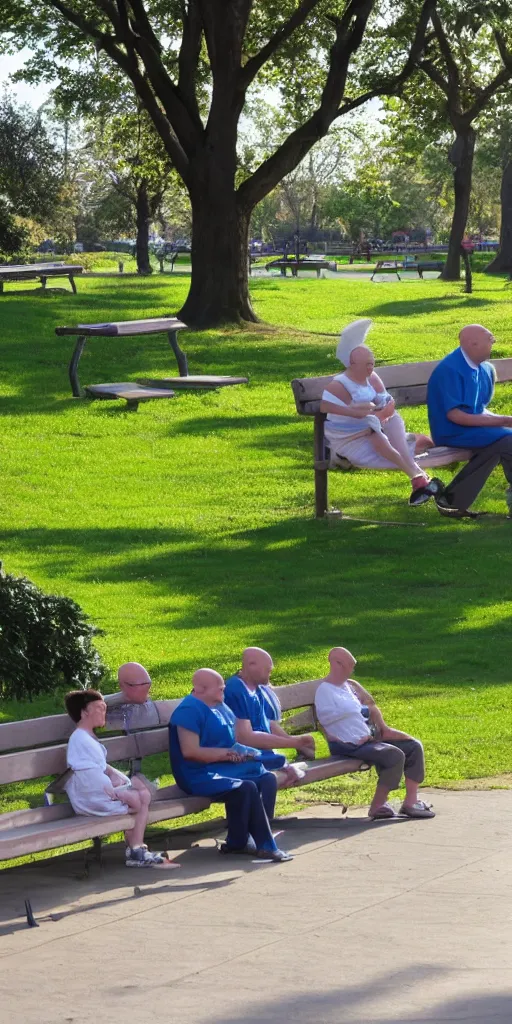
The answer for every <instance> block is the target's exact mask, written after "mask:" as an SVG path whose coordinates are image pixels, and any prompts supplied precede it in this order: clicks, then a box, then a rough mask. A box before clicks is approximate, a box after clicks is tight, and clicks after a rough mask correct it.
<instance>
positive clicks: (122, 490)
mask: <svg viewBox="0 0 512 1024" xmlns="http://www.w3.org/2000/svg"><path fill="white" fill-rule="evenodd" d="M340 276H341V275H340ZM187 284H188V282H187V279H186V278H185V277H171V276H168V277H166V278H165V279H162V278H161V277H159V276H157V275H155V276H154V277H152V278H150V279H143V280H137V279H133V278H130V279H127V280H124V281H123V280H122V278H113V279H112V280H106V279H92V280H85V279H83V280H80V281H79V282H78V289H79V291H78V295H77V296H73V295H62V294H53V295H51V296H50V297H48V298H46V299H44V298H41V297H40V296H38V295H32V296H31V295H27V294H24V292H25V293H26V289H22V288H20V287H18V286H16V287H13V289H12V291H11V289H9V291H7V292H6V294H5V295H4V296H3V298H2V299H1V300H0V317H1V326H2V330H1V332H0V350H1V356H2V360H1V365H2V372H1V375H0V415H1V417H2V420H1V422H2V440H1V448H0V463H1V494H0V516H1V522H0V525H1V549H0V557H1V558H2V559H3V562H4V568H5V570H6V571H8V572H13V573H15V574H26V575H28V576H29V577H30V578H31V579H33V580H34V581H35V582H36V583H38V584H40V585H41V586H43V587H44V588H45V589H46V590H49V591H56V592H58V593H62V594H67V595H69V596H71V597H73V598H74V599H75V600H77V601H78V602H79V603H80V604H81V605H82V606H83V607H84V609H85V610H86V612H87V613H88V614H89V615H90V616H91V617H92V619H93V620H94V622H96V623H97V624H98V625H99V626H101V627H102V629H104V630H105V636H103V637H101V638H100V639H99V641H98V645H99V647H100V649H101V652H102V654H103V656H104V658H105V660H106V662H107V663H108V665H109V666H110V668H111V670H112V673H113V672H114V670H115V669H116V667H117V665H118V664H119V663H120V662H121V661H124V660H127V659H134V660H139V661H142V662H143V663H144V664H146V665H147V667H148V668H149V670H150V671H151V673H152V676H153V679H154V695H155V696H156V697H163V696H176V695H181V694H184V693H185V692H186V691H187V689H188V687H189V685H190V677H191V674H192V672H193V670H194V669H195V668H196V667H198V666H199V665H212V666H213V667H215V668H218V669H219V670H220V671H221V672H224V673H228V672H232V671H233V670H234V669H236V668H237V666H238V663H239V657H240V651H241V649H242V648H243V647H244V646H245V645H247V644H253V643H256V644H259V645H261V646H263V647H266V648H268V649H269V650H270V651H271V653H272V655H273V657H274V661H275V664H276V670H275V681H276V682H277V683H284V682H292V681H295V680H300V679H306V678H313V677H316V676H318V675H320V674H323V673H324V671H325V669H326V653H327V650H328V649H329V647H331V646H332V645H333V644H337V643H343V644H345V645H347V646H348V647H350V648H351V649H352V650H353V651H354V653H355V654H356V655H357V657H358V660H359V664H358V668H357V673H358V676H359V678H360V679H361V681H362V682H364V684H365V685H366V686H368V687H369V688H370V689H372V690H373V691H374V692H375V694H376V696H377V697H378V699H379V701H380V702H381V704H382V706H383V709H384V712H385V714H386V717H388V718H389V719H390V720H391V721H393V722H394V723H396V724H397V725H398V726H400V727H402V728H405V729H409V730H411V731H412V732H413V733H417V734H419V735H421V737H422V739H423V740H424V741H425V744H426V749H427V758H428V781H429V782H431V783H436V782H439V781H441V780H444V779H461V778H470V777H481V776H485V775H493V774H496V773H499V772H504V771H507V770H508V769H509V767H510V748H511V744H510V741H511V735H510V733H511V728H512V726H511V722H512V718H511V710H512V699H511V696H510V687H509V685H508V684H509V668H508V666H509V664H510V655H511V642H510V633H509V628H508V627H509V623H510V618H511V615H510V611H511V605H510V602H509V598H510V585H509V578H510V568H511V556H510V531H511V529H512V526H511V524H510V523H508V522H506V521H505V520H504V519H500V518H496V519H490V520H486V521H481V522H477V523H470V522H462V523H448V522H446V521H445V520H441V519H440V518H439V517H438V515H437V513H436V510H435V508H431V507H427V508H422V509H409V507H408V506H407V504H406V497H407V485H406V482H405V481H404V480H403V479H402V478H401V477H400V475H399V474H397V473H349V474H341V473H340V474H331V477H330V489H331V498H332V501H333V503H334V504H335V505H337V506H338V507H341V508H343V510H344V512H345V513H346V514H348V515H350V516H351V517H353V519H352V520H343V521H342V522H341V523H340V524H339V525H338V526H336V527H329V526H328V525H327V523H326V522H325V521H321V522H316V521H315V520H314V519H313V473H312V468H311V463H312V422H311V421H310V420H309V419H308V420H306V419H304V420H302V419H299V417H298V416H297V415H296V412H295V408H294V403H293V399H292V394H291V390H290V386H289V382H290V380H291V379H292V378H293V377H300V376H311V375H317V374H322V373H328V372H330V371H332V370H334V368H335V366H336V365H337V364H336V363H335V361H334V358H333V353H334V349H335V345H336V337H337V334H338V332H339V330H340V328H341V326H343V325H344V324H346V323H347V322H348V321H349V320H350V319H352V318H355V317H359V316H370V317H372V318H373V319H374V320H375V327H374V329H373V332H372V336H371V339H372V346H373V347H374V349H375V352H376V354H377V357H378V359H379V360H380V361H386V362H400V361H408V360H426V359H433V358H435V357H439V356H442V355H443V354H444V353H446V352H447V351H449V350H450V349H451V348H452V347H454V346H455V344H456V338H457V333H458V330H459V329H460V327H461V326H462V325H463V324H464V323H466V322H472V321H475V320H477V321H482V322H484V323H485V324H486V325H487V326H488V327H490V328H491V329H492V330H493V332H494V333H495V335H496V337H497V345H496V355H497V356H507V355H512V321H511V317H510V312H511V308H510V295H511V293H510V290H509V286H508V284H507V283H506V282H505V280H504V279H503V278H497V279H495V278H492V279H487V278H486V277H484V276H483V275H475V291H474V294H473V295H472V296H465V295H464V294H463V293H462V285H461V284H444V283H442V282H438V281H420V282H416V283H412V282H408V283H407V284H405V283H404V285H403V286H402V285H400V284H399V283H398V282H392V281H388V282H386V283H384V284H382V285H380V284H372V283H370V282H369V281H354V280H320V281H316V280H314V281H309V280H300V279H299V280H291V279H287V280H279V279H271V280H261V279H257V278H254V279H253V282H252V291H253V298H254V302H255V306H256V309H257V311H258V314H259V315H260V317H261V318H262V320H263V321H265V322H266V323H267V324H272V325H277V326H273V327H265V326H264V325H259V326H257V327H254V328H248V329H247V330H244V331H238V330H227V329H226V330H223V331H207V332H203V333H200V334H192V333H188V334H186V335H185V336H183V335H182V344H183V347H184V348H185V349H186V351H187V354H188V356H189V362H190V370H191V372H192V373H229V374H247V375H248V376H249V377H250V384H249V386H247V387H236V388H226V389H223V390H220V391H218V392H214V393H200V394H187V393H182V394H179V395H177V397H176V398H175V399H173V400H170V401H165V402H153V403H148V404H146V405H141V406H140V407H139V411H138V412H137V414H133V413H128V412H126V408H125V405H124V403H122V402H113V403H100V402H95V403H91V402H88V401H77V400H75V399H73V398H72V397H71V394H70V389H69V383H68V380H67V364H68V362H69V358H70V354H71V350H72V345H73V339H70V338H57V337H56V336H55V334H54V328H55V326H57V325H59V324H61V325H62V324H65V323H69V324H71V323H76V322H80V321H81V322H93V321H105V320H109V319H131V318H140V317H145V316H155V315H159V314H162V313H166V312H173V311H176V310H178V309H179V307H180V304H181V303H182V302H183V300H184V298H185V294H186V290H187ZM175 372H176V367H175V363H174V360H173V356H172V353H171V351H170V349H169V347H168V345H167V343H166V340H165V337H158V336H157V337H146V338H127V339H95V340H92V341H90V342H89V344H88V346H87V348H86V351H85V353H84V356H83V359H82V363H81V367H80V373H81V377H82V380H83V382H84V383H92V382H101V381H123V380H135V379H136V378H137V377H138V376H146V375H154V376H159V375H160V376H164V375H170V374H175ZM510 395H511V389H510V388H509V387H499V388H498V390H497V399H496V406H495V407H496V408H503V409H505V408H508V409H510ZM406 420H407V423H408V425H409V426H410V428H411V429H415V428H417V429H426V426H427V421H426V413H425V410H424V409H423V408H417V409H412V410H407V412H406ZM440 475H441V476H443V477H444V478H445V479H448V471H447V470H443V471H441V474H440ZM503 488H504V484H503V480H502V477H501V475H500V472H499V471H497V472H496V473H495V474H494V475H493V477H492V479H491V480H490V481H489V484H488V485H487V487H486V490H485V494H484V497H483V499H482V501H481V506H482V507H485V508H487V509H490V510H491V511H495V512H498V511H502V512H503V511H505V505H504V500H503ZM359 520H363V521H359ZM386 523H393V524H396V525H384V524H386ZM114 688H115V684H114V681H113V674H112V675H111V678H110V682H109V683H108V685H107V689H114ZM61 701H62V695H61V694H55V695H54V696H53V697H51V698H47V699H44V700H41V701H38V702H35V703H34V704H33V705H28V704H14V703H11V704H4V705H3V707H2V709H1V712H0V715H1V717H2V718H3V720H8V719H9V718H15V717H32V716H33V715H36V714H43V713H50V712H55V711H56V710H60V708H61ZM322 749H323V748H322V746H320V750H321V751H322ZM150 768H151V771H152V773H153V774H155V775H156V774H159V775H160V776H162V777H163V776H164V775H165V774H166V773H168V771H169V768H168V762H167V759H166V757H165V756H162V757H161V758H157V759H156V760H155V762H154V764H152V765H150ZM368 785H369V783H368V781H367V780H366V779H365V778H364V777H362V778H359V777H357V778H355V779H343V780H341V781H339V780H338V781H334V782H330V783H324V784H322V785H321V786H320V785H319V786H316V787H314V788H310V789H309V790H307V791H304V792H305V793H306V794H307V799H318V798H329V799H331V798H333V797H336V796H338V797H339V796H340V795H341V796H342V795H344V794H345V795H348V796H349V798H350V800H352V801H353V800H360V799H363V798H365V797H366V796H367V793H368ZM33 791H34V786H33V785H32V784H31V786H29V787H26V788H25V789H24V788H23V787H18V788H17V789H13V791H12V792H11V793H10V795H8V797H7V801H4V803H5V802H8V800H9V799H11V800H16V801H17V802H18V805H21V804H23V803H26V802H27V800H33V799H34V793H33ZM296 798H297V794H291V795H289V796H288V797H287V798H286V799H287V801H288V802H287V804H286V806H288V807H290V806H293V801H294V800H295V799H296Z"/></svg>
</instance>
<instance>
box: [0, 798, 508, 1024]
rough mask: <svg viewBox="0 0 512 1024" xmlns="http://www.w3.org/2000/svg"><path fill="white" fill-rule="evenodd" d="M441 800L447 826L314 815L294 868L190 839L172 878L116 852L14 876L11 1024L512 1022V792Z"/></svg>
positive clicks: (0, 990)
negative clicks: (130, 865) (30, 916)
mask: <svg viewBox="0 0 512 1024" xmlns="http://www.w3.org/2000/svg"><path fill="white" fill-rule="evenodd" d="M430 795H431V798H432V799H433V801H434V803H435V807H436V811H437V817H436V818H435V819H433V820H432V821H419V822H413V821H409V820H406V819H398V820H394V821H389V822H378V823H377V822H376V823H370V822H368V819H367V818H366V816H365V811H364V810H360V809H353V810H351V811H350V812H349V815H348V817H346V818H343V817H342V816H341V814H340V808H339V807H338V806H317V807H311V808H309V809H308V810H307V811H304V812H302V813H301V814H300V815H298V816H297V817H296V818H292V819H286V821H285V823H284V825H283V827H284V828H285V834H284V835H283V836H282V837H281V839H280V842H281V844H282V846H283V847H284V848H286V849H288V850H290V851H291V852H293V853H294V854H295V859H294V860H293V861H292V862H290V863H288V864H283V865H273V864H272V865H271V864H269V865H265V864H255V863H253V862H252V860H251V858H242V859H240V860H239V859H234V858H229V859H228V858H222V857H220V856H219V855H218V854H217V853H216V851H215V848H214V846H215V844H214V839H213V837H212V833H203V834H202V836H201V837H198V836H197V835H190V834H187V833H181V834H180V835H177V836H176V837H175V839H174V841H173V850H175V852H176V859H177V860H179V861H180V863H181V865H182V866H181V869H180V870H179V871H170V872H167V873H165V874H164V873H163V872H151V873H150V872H142V871H136V870H132V871H130V870H128V869H126V868H125V867H124V865H123V864H122V849H121V848H120V847H119V846H115V847H112V846H111V847H110V848H107V852H106V858H105V866H104V868H103V870H101V871H100V870H99V869H98V868H97V867H93V868H92V869H91V872H90V876H89V878H88V879H84V878H82V879H79V878H77V876H78V875H79V874H80V871H81V865H82V855H80V854H79V853H73V854H71V855H68V856H65V857H59V858H54V859H49V860H46V861H44V862H39V863H37V864H33V865H30V864H29V865H25V866H22V867H20V868H14V869H9V870H7V871H1V872H0V908H1V913H0V979H1V980H0V995H1V1007H2V1012H1V1014H0V1019H1V1020H2V1024H4V1022H5V1024H36V1022H37V1024H71V1022H75V1024H92V1022H93V1021H94V1022H95V1024H96V1022H101V1024H125V1022H131V1021H141V1022H144V1024H157V1022H158V1024H160V1022H166V1024H171V1022H172V1024H173V1022H175V1021H176V1022H180V1024H241V1022H244V1024H271V1022H272V1024H274V1022H277V1021H279V1022H280V1024H286V1022H293V1024H394V1022H401V1024H407V1022H413V1021H429V1022H432V1024H434V1022H435V1024H437V1022H441V1021H462V1020H463V1021H466V1022H468V1024H488V1022H491V1024H505V1022H507V1024H510V1021H511V1019H512V909H511V897H512V858H511V856H510V847H511V840H512V814H511V811H512V794H511V793H510V792H509V791H496V790H491V791H488V792H435V793H432V794H430ZM193 844H197V845H193ZM153 845H155V844H153ZM134 887H138V888H139V889H140V895H134ZM27 896H28V897H29V898H30V899H31V901H32V906H33V909H34V913H35V915H36V918H37V920H38V922H39V925H40V926H39V928H33V929H29V928H27V927H26V924H25V921H24V918H23V900H24V898H25V897H27ZM50 915H51V916H50Z"/></svg>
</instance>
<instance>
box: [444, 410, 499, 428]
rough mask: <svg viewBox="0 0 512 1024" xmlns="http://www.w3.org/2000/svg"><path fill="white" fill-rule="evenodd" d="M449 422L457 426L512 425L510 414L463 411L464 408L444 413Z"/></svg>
mask: <svg viewBox="0 0 512 1024" xmlns="http://www.w3.org/2000/svg"><path fill="white" fill-rule="evenodd" d="M446 416H447V419H449V420H450V421H451V423H456V424H457V425H458V426H459V427H512V416H498V415H497V414H496V413H494V412H487V410H486V411H485V412H480V413H473V412H464V409H459V408H455V409H450V410H449V412H447V413H446Z"/></svg>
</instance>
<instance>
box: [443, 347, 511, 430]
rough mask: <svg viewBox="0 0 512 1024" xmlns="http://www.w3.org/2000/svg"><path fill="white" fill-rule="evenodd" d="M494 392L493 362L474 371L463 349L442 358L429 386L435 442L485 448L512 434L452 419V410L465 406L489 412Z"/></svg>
mask: <svg viewBox="0 0 512 1024" xmlns="http://www.w3.org/2000/svg"><path fill="white" fill-rule="evenodd" d="M493 391H494V376H493V371H492V366H491V364H490V363H480V366H479V367H478V368H477V369H475V370H474V369H473V368H472V367H471V366H470V365H469V363H468V362H467V361H466V359H465V358H464V355H463V353H462V350H461V349H460V348H457V349H455V351H454V352H450V354H449V355H448V356H446V357H445V358H444V359H442V360H441V362H440V363H439V365H438V366H436V368H435V370H434V372H433V374H432V375H431V377H430V380H429V382H428V387H427V406H428V419H429V423H430V431H431V434H432V438H433V440H434V444H440V445H443V444H446V445H450V446H452V447H454V448H485V447H486V446H487V445H489V444H493V443H494V441H499V440H500V439H501V438H502V437H506V436H507V435H509V434H512V430H511V429H510V428H508V427H463V426H461V425H460V424H459V423H452V421H451V420H449V419H448V415H447V414H448V413H449V412H450V410H451V409H462V410H463V412H469V413H474V414H476V415H480V414H481V413H483V412H485V409H486V407H487V405H488V404H489V402H490V401H491V398H492V396H493Z"/></svg>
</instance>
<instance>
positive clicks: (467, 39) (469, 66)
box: [402, 0, 512, 280]
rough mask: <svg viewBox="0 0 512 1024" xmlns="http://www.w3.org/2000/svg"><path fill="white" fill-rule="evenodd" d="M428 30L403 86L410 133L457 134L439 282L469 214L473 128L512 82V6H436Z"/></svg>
mask: <svg viewBox="0 0 512 1024" xmlns="http://www.w3.org/2000/svg"><path fill="white" fill-rule="evenodd" d="M431 26H432V30H431V31H430V32H429V35H428V37H427V47H426V52H425V55H424V56H423V57H422V58H421V59H420V61H419V62H418V66H419V68H420V69H421V72H422V75H421V77H417V76H415V77H414V79H412V80H410V81H408V82H407V83H406V85H405V86H404V89H403V91H402V95H403V98H404V100H405V102H406V104H407V107H408V110H407V111H406V114H405V120H406V121H407V120H409V121H410V122H412V123H413V125H414V127H415V131H416V132H418V130H420V131H421V132H422V134H423V135H424V137H426V138H428V139H430V140H431V141H434V140H435V141H439V140H440V139H441V138H442V137H443V128H444V127H445V126H449V127H450V128H451V130H452V132H453V133H454V136H455V137H454V138H453V136H452V139H451V140H450V144H449V147H448V159H449V161H450V164H451V165H452V168H453V188H454V208H453V218H452V225H451V231H450V238H449V243H448V245H449V248H448V255H447V259H446V263H445V266H444V269H443V272H442V275H441V276H442V277H443V278H444V279H445V280H457V279H458V278H459V277H460V252H461V242H462V239H463V237H464V232H465V230H466V225H467V220H468V214H469V204H470V196H471V180H472V171H473V160H474V154H475V142H476V128H475V122H476V121H477V119H478V118H479V117H480V116H481V114H482V113H483V112H484V111H485V110H486V108H487V107H488V106H489V104H490V103H491V102H492V100H493V97H495V96H496V94H498V93H499V91H500V90H501V89H503V87H505V86H507V83H508V82H509V80H510V78H511V77H512V49H511V43H512V23H511V18H510V8H509V6H508V4H503V3H501V2H499V0H498V2H493V0H489V2H485V0H484V2H478V0H469V2H464V0H439V2H438V4H437V7H436V10H435V11H434V12H433V13H432V17H431ZM428 82H430V83H431V88H430V89H429V88H428Z"/></svg>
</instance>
